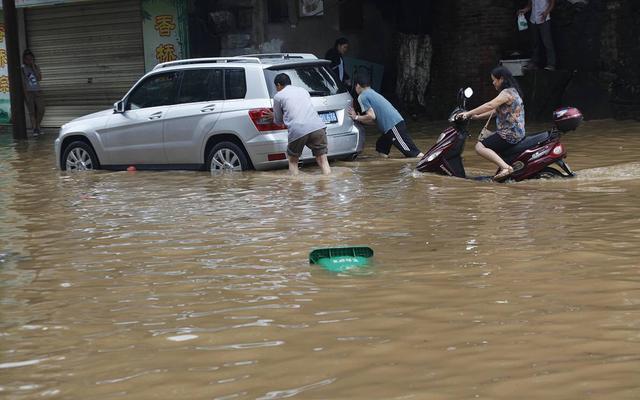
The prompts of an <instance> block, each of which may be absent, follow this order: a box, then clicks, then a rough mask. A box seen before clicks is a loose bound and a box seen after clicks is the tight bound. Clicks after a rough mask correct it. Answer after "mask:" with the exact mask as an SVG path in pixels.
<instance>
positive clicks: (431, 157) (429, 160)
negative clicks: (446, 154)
mask: <svg viewBox="0 0 640 400" xmlns="http://www.w3.org/2000/svg"><path fill="white" fill-rule="evenodd" d="M441 153H442V150H438V151H436V152H435V153H431V154H429V156H428V157H427V162H431V161H433V160H435V159H436V158H438V156H439V155H440V154H441Z"/></svg>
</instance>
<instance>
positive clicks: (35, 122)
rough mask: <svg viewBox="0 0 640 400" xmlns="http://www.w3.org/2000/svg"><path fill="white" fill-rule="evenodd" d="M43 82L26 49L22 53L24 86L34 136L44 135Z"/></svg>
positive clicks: (29, 52) (31, 55) (32, 56)
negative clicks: (42, 127) (42, 125)
mask: <svg viewBox="0 0 640 400" xmlns="http://www.w3.org/2000/svg"><path fill="white" fill-rule="evenodd" d="M41 80H42V73H41V72H40V67H38V65H37V64H36V62H35V57H34V55H33V53H32V52H31V50H29V49H26V50H25V51H24V53H22V86H23V89H24V99H25V103H26V104H27V110H28V111H29V117H30V118H31V128H32V129H33V135H34V136H37V135H40V134H41V133H42V132H41V130H40V123H41V122H42V118H43V117H44V100H43V98H42V89H41V88H40V81H41Z"/></svg>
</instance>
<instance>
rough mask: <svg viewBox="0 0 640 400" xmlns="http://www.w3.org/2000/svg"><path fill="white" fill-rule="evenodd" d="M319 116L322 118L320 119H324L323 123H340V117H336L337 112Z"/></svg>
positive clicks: (322, 113) (323, 113)
mask: <svg viewBox="0 0 640 400" xmlns="http://www.w3.org/2000/svg"><path fill="white" fill-rule="evenodd" d="M318 115H319V116H320V118H322V121H323V122H324V123H325V124H335V123H336V122H338V116H337V115H336V112H335V111H326V112H321V113H318Z"/></svg>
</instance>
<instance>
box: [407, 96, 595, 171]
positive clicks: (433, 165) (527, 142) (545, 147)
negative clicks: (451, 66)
mask: <svg viewBox="0 0 640 400" xmlns="http://www.w3.org/2000/svg"><path fill="white" fill-rule="evenodd" d="M472 95H473V90H472V89H471V88H466V89H464V90H463V89H460V90H459V91H458V106H457V107H456V108H455V109H454V110H453V112H451V114H450V116H449V123H450V126H449V127H447V128H446V129H445V130H444V131H443V132H442V133H441V134H440V136H439V137H438V140H437V141H436V144H435V145H434V146H433V147H431V148H430V149H429V151H427V152H426V153H425V155H424V157H422V158H421V159H420V161H418V164H417V166H416V169H417V170H418V171H420V172H432V173H436V174H440V175H449V176H455V177H458V178H467V175H466V172H465V169H464V165H463V163H462V151H463V150H464V145H465V142H466V140H467V138H468V137H469V136H470V134H469V131H468V126H469V121H468V120H463V119H462V118H460V114H461V113H462V112H464V111H466V109H465V107H466V101H467V99H469V98H470V97H471V96H472ZM582 119H583V117H582V114H581V113H580V111H579V110H578V109H577V108H574V107H565V108H560V109H558V110H556V111H554V112H553V123H554V126H553V127H552V128H551V129H549V130H546V131H543V132H537V133H535V134H532V135H529V136H526V137H525V138H524V139H523V140H522V141H520V143H518V144H516V145H515V146H512V147H510V148H509V149H507V150H506V151H505V152H504V153H501V154H500V157H502V159H503V160H504V161H505V162H506V163H507V164H509V165H511V167H513V173H512V174H511V175H509V176H508V177H506V178H503V179H500V180H499V181H502V182H503V181H506V180H513V181H516V182H517V181H522V180H525V179H540V178H554V177H562V178H571V177H574V176H575V173H574V172H573V171H572V170H571V168H570V167H569V165H568V164H567V163H566V162H565V160H564V159H565V158H566V156H567V150H566V148H565V147H564V145H563V144H562V143H560V138H561V137H562V135H563V134H565V133H567V132H569V131H573V130H575V129H576V128H577V127H578V126H579V125H580V123H581V122H582ZM475 179H486V177H485V178H482V177H477V178H475Z"/></svg>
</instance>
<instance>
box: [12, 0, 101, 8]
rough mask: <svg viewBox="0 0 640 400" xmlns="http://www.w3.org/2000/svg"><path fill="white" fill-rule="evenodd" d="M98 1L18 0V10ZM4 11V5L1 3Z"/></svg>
mask: <svg viewBox="0 0 640 400" xmlns="http://www.w3.org/2000/svg"><path fill="white" fill-rule="evenodd" d="M87 1H96V0H16V8H29V7H41V6H55V5H59V4H71V3H84V2H87ZM0 9H2V3H0Z"/></svg>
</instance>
